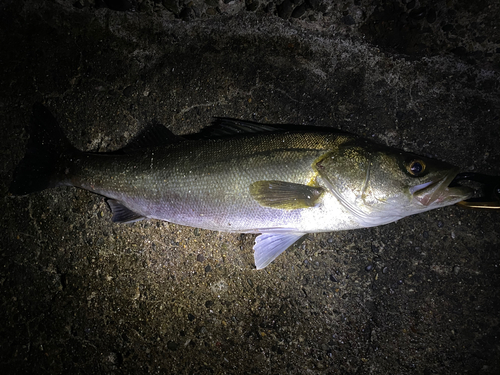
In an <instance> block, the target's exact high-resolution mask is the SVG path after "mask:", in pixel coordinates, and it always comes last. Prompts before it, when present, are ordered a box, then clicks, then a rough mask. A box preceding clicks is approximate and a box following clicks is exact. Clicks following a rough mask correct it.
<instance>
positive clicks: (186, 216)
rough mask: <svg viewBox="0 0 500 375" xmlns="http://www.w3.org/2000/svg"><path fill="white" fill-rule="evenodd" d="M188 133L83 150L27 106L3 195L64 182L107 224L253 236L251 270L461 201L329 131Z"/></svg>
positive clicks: (405, 159) (218, 127)
mask: <svg viewBox="0 0 500 375" xmlns="http://www.w3.org/2000/svg"><path fill="white" fill-rule="evenodd" d="M209 129H211V130H209V131H205V133H203V132H202V133H201V135H200V136H198V137H185V138H182V137H179V136H175V135H173V134H172V133H170V132H169V131H168V130H167V129H166V128H165V127H163V126H160V125H154V126H150V127H149V128H147V129H146V130H145V131H143V132H142V133H141V134H139V136H137V137H136V139H135V140H134V141H132V142H131V143H130V144H129V145H127V146H126V147H124V148H123V149H121V150H119V151H115V152H110V153H93V152H82V151H79V150H77V149H76V148H74V147H73V146H71V144H70V143H69V141H68V140H67V138H66V137H65V135H64V133H63V132H62V130H61V128H60V127H59V125H58V124H57V121H56V120H55V118H54V117H53V116H52V115H51V114H50V112H49V111H48V110H47V109H46V108H45V107H43V106H42V105H41V104H39V105H35V106H34V111H33V118H32V121H31V126H30V129H29V130H30V131H29V133H30V138H29V141H28V150H27V153H26V155H25V157H24V159H23V160H21V162H20V163H19V165H18V167H17V168H16V170H15V172H14V178H13V182H12V184H11V186H10V191H11V193H12V194H14V195H25V194H29V193H32V192H36V191H41V190H44V189H46V188H50V187H56V186H64V185H65V186H75V187H79V188H82V189H85V190H89V191H91V192H94V193H97V194H100V195H102V196H104V197H106V198H107V203H108V205H109V207H110V209H111V211H112V215H113V216H112V220H113V221H114V222H121V223H125V222H134V221H137V220H141V219H144V218H149V219H159V220H166V221H169V222H172V223H176V224H181V225H187V226H191V227H198V228H203V229H210V230H216V231H227V232H240V233H256V234H259V235H258V236H257V238H256V240H255V245H254V256H255V266H256V268H257V269H261V268H264V267H266V266H267V265H268V264H269V263H270V262H272V261H273V260H274V259H275V258H276V257H277V256H278V255H279V254H281V253H282V252H283V251H284V250H286V249H287V248H288V247H290V246H291V245H292V244H293V243H295V242H296V241H297V240H299V239H300V238H301V237H302V236H304V235H305V234H307V233H315V232H330V231H338V230H348V229H357V228H366V227H373V226H377V225H382V224H387V223H391V222H394V221H396V220H399V219H401V218H403V217H405V216H409V215H413V214H418V213H421V212H425V211H429V210H432V209H435V208H439V207H444V206H448V205H452V204H455V203H457V202H460V201H463V200H465V199H467V198H469V197H470V196H471V195H472V193H473V191H472V189H470V188H468V187H464V186H455V187H450V186H449V184H450V183H451V182H452V180H453V179H454V178H455V176H456V175H457V173H458V172H459V170H458V168H456V167H453V166H451V165H449V164H447V163H443V162H440V161H436V160H432V159H429V158H425V157H421V156H417V155H414V154H411V153H407V152H403V151H400V150H396V149H393V148H390V147H386V146H383V145H379V144H375V143H373V142H370V141H368V140H366V139H363V138H361V137H358V136H355V135H352V134H347V133H343V132H339V131H331V130H329V131H326V132H325V131H310V128H309V129H308V131H305V130H304V129H303V128H300V129H297V127H286V126H283V127H276V126H270V125H263V124H257V123H253V122H245V121H240V120H231V119H218V120H216V124H215V126H214V127H212V128H209Z"/></svg>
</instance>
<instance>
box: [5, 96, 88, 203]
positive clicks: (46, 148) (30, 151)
mask: <svg viewBox="0 0 500 375" xmlns="http://www.w3.org/2000/svg"><path fill="white" fill-rule="evenodd" d="M28 133H29V140H28V145H27V150H26V154H25V156H24V158H23V159H22V160H21V161H20V163H19V164H18V166H17V167H16V169H15V171H14V176H13V180H12V183H11V184H10V187H9V191H10V192H11V193H12V194H14V195H25V194H29V193H34V192H37V191H42V190H45V189H48V188H50V187H55V186H57V185H59V183H60V180H59V178H58V171H59V170H60V165H61V162H62V161H63V160H64V158H67V157H68V156H69V155H71V154H74V153H80V151H78V150H77V149H76V148H74V147H73V146H72V145H71V144H70V143H69V141H68V139H67V138H66V136H65V135H64V133H63V131H62V129H61V128H60V127H59V124H58V123H57V120H56V119H55V118H54V116H53V115H52V114H51V113H50V112H49V110H48V109H47V108H45V107H44V106H43V105H42V104H40V103H36V104H35V105H34V106H33V116H32V118H31V121H30V125H29V127H28Z"/></svg>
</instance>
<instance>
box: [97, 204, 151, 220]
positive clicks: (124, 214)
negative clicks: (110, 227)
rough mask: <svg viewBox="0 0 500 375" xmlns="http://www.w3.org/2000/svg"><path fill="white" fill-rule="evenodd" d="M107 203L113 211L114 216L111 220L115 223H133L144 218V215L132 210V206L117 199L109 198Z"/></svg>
mask: <svg viewBox="0 0 500 375" xmlns="http://www.w3.org/2000/svg"><path fill="white" fill-rule="evenodd" d="M106 203H107V204H108V206H109V208H110V209H111V212H112V213H113V217H112V218H111V220H112V221H113V222H114V223H133V222H135V221H139V220H142V219H144V216H142V215H141V214H138V213H137V212H134V211H132V210H131V209H130V208H128V207H126V206H124V205H123V203H122V202H120V201H117V200H115V199H107V200H106Z"/></svg>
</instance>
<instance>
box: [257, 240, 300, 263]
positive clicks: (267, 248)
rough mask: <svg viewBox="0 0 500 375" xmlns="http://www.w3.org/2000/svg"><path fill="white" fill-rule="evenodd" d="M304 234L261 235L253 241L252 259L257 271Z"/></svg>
mask: <svg viewBox="0 0 500 375" xmlns="http://www.w3.org/2000/svg"><path fill="white" fill-rule="evenodd" d="M304 235H305V233H297V232H293V233H263V234H261V235H260V236H258V237H257V238H256V239H255V245H254V247H253V250H254V252H255V253H254V258H255V267H257V269H258V270H260V269H262V268H264V267H266V266H267V265H268V264H269V263H271V262H272V261H273V260H274V259H276V257H277V256H278V255H280V254H281V253H282V252H283V251H285V250H286V249H288V248H289V247H290V246H292V245H293V244H294V243H295V242H296V241H298V240H299V239H300V238H301V237H302V236H304Z"/></svg>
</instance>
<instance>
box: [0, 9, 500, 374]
mask: <svg viewBox="0 0 500 375" xmlns="http://www.w3.org/2000/svg"><path fill="white" fill-rule="evenodd" d="M499 17H500V5H499V3H498V1H474V2H471V1H453V0H451V1H432V2H431V1H418V0H411V1H406V0H401V1H365V0H354V1H349V0H343V1H337V2H334V4H331V2H329V1H324V0H307V1H303V0H293V1H292V0H285V1H284V2H281V0H278V1H267V0H263V1H257V0H247V1H226V0H224V1H218V0H206V1H201V0H193V1H189V2H188V1H184V0H163V1H149V0H146V1H134V0H122V1H120V0H114V1H112V0H109V1H93V0H76V1H63V0H57V1H56V0H53V1H40V0H26V1H23V0H17V1H8V0H7V1H6V0H3V1H0V25H1V26H0V43H1V44H0V46H1V51H0V121H1V129H2V134H1V135H0V157H1V158H0V162H1V163H2V169H1V181H2V182H1V184H0V190H1V192H2V197H3V198H2V199H1V200H0V212H2V216H1V219H0V220H1V221H0V222H1V228H2V231H1V233H0V256H1V263H0V266H1V273H0V291H1V294H0V295H1V303H2V308H1V310H0V322H1V323H0V351H1V356H0V362H1V364H0V366H1V371H2V373H5V374H22V373H29V374H34V373H40V374H42V373H43V374H59V373H71V374H104V373H106V374H108V373H110V374H131V373H134V374H142V373H151V374H156V373H159V374H243V373H249V374H282V373H287V374H410V373H411V374H498V373H499V372H500V354H499V346H500V344H499V333H500V327H499V318H500V315H499V313H498V311H499V310H500V298H499V296H498V288H499V286H500V282H499V280H500V253H499V243H500V240H499V238H498V237H499V232H500V225H499V223H500V217H499V214H498V213H497V212H486V211H470V210H462V209H460V208H458V207H447V208H444V209H439V210H435V211H431V212H428V213H424V214H421V215H417V216H413V217H409V218H406V219H404V220H401V221H399V222H397V223H394V224H390V225H386V226H383V227H378V228H372V229H365V230H357V231H351V232H337V233H325V234H315V235H310V236H309V238H308V239H307V240H306V241H305V242H304V243H302V244H301V245H300V246H296V247H293V248H292V249H289V250H288V251H287V252H286V253H285V254H283V255H281V256H280V257H279V258H278V259H277V260H276V261H275V262H274V263H273V264H272V265H270V266H269V267H267V268H266V269H264V270H262V271H256V270H254V266H253V254H252V245H253V240H254V236H252V235H239V234H225V233H217V232H209V231H203V230H199V229H193V228H186V227H180V226H176V225H173V224H168V223H164V222H159V221H149V222H141V223H136V224H134V225H118V224H113V223H111V221H110V216H111V215H110V213H109V211H108V209H107V206H106V204H105V202H104V200H103V198H102V197H99V196H96V195H93V194H90V193H88V192H85V191H81V190H77V189H74V188H57V189H53V190H50V191H44V192H42V193H37V194H32V195H30V196H26V197H13V196H11V195H9V193H8V185H9V183H10V181H11V178H12V173H13V170H14V168H15V165H16V164H17V163H18V162H19V160H20V159H21V158H22V156H23V154H24V152H25V146H26V142H27V138H28V135H27V133H26V131H25V126H26V124H27V123H28V121H29V117H30V114H31V107H32V105H33V103H34V102H37V101H41V102H43V103H44V104H45V105H46V106H47V107H48V108H50V110H51V111H52V112H53V113H54V114H55V116H56V117H57V118H58V120H59V122H60V124H61V127H62V128H63V129H64V131H65V133H66V134H67V135H68V137H69V138H70V140H71V142H72V143H73V144H74V145H75V146H77V147H78V148H80V149H83V150H90V151H110V150H114V149H117V148H120V147H121V146H123V145H125V144H126V143H127V142H128V141H130V140H131V139H132V138H133V137H134V135H135V134H137V132H139V131H140V130H141V129H142V128H144V126H146V125H147V124H148V123H151V122H154V121H156V122H160V123H163V124H165V125H166V126H167V127H168V128H169V129H170V130H172V131H173V132H174V133H177V134H185V133H192V132H197V131H198V130H200V129H202V128H203V127H205V126H207V125H208V124H209V123H210V121H211V119H212V117H214V116H228V117H234V118H241V119H247V120H255V121H261V122H269V123H297V124H305V125H311V126H314V125H318V126H330V127H332V128H340V129H342V130H347V131H350V132H353V133H356V134H360V135H363V136H365V137H367V138H371V139H374V140H375V141H378V142H380V143H383V144H386V145H390V146H394V147H398V148H402V149H405V150H407V151H412V152H416V153H419V154H421V155H425V156H431V157H435V158H437V159H441V160H445V161H447V162H450V163H452V164H455V165H458V166H460V167H461V168H462V169H464V170H474V171H479V172H483V173H489V174H492V175H498V174H499V173H500V150H499V149H500V148H499V146H498V143H499V140H500V136H499V133H500V131H499V115H500V96H499V83H500V79H499V78H500V77H499V70H500V28H499V27H498V19H499Z"/></svg>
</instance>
